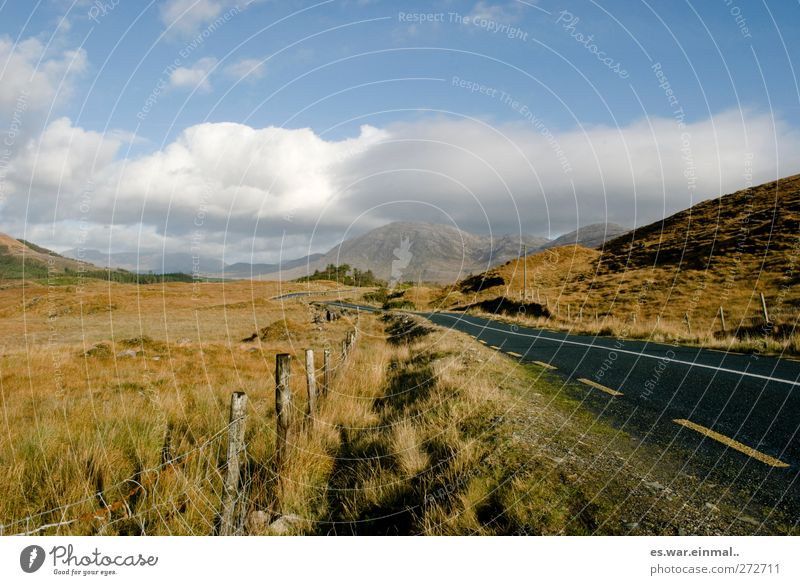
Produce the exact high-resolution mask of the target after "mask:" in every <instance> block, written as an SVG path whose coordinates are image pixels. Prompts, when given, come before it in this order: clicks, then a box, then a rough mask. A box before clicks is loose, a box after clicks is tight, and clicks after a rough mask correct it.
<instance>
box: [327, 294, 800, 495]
mask: <svg viewBox="0 0 800 585" xmlns="http://www.w3.org/2000/svg"><path fill="white" fill-rule="evenodd" d="M337 304H341V305H344V306H350V307H356V306H357V305H352V304H348V303H337ZM358 308H360V309H362V310H374V308H373V307H366V306H358ZM417 315H419V316H421V317H425V318H426V319H428V320H430V321H431V322H433V323H435V324H437V325H440V326H442V327H445V328H448V329H453V330H457V331H461V332H464V333H466V334H468V335H471V336H473V337H474V338H475V339H476V341H477V342H479V343H483V344H484V345H486V346H488V347H490V348H493V349H496V350H497V351H501V352H503V353H505V354H507V355H508V356H510V357H511V358H513V359H516V360H518V361H521V362H523V363H532V364H535V365H537V366H538V367H542V368H546V369H548V370H549V371H550V372H552V374H554V375H557V376H560V377H561V379H562V381H563V389H564V391H565V392H568V393H569V394H570V395H571V396H574V397H577V398H579V399H580V400H581V401H582V402H583V405H584V406H585V407H587V408H589V409H590V410H592V411H594V412H596V413H597V414H598V416H603V417H604V418H605V419H606V420H610V421H611V422H612V423H613V424H615V425H616V426H618V427H621V428H624V430H625V431H626V432H628V433H630V434H631V435H633V436H635V437H639V438H641V439H642V440H644V441H648V442H651V443H657V444H661V445H663V446H664V447H665V448H669V449H679V450H681V452H682V453H683V454H684V455H685V456H686V459H687V467H688V468H691V469H692V470H693V472H695V473H696V472H697V470H698V469H699V470H700V472H703V471H706V472H709V473H710V472H713V473H714V474H716V477H717V480H719V479H720V475H721V476H722V478H724V479H723V481H725V480H727V481H735V482H737V483H738V482H746V483H747V485H748V486H749V487H750V488H753V489H755V491H756V492H757V493H759V494H760V496H763V497H759V500H763V501H764V502H765V503H767V502H768V503H771V504H773V505H774V504H777V503H778V502H779V501H783V502H784V503H785V504H787V505H790V506H791V508H792V509H797V510H800V474H799V472H800V362H798V361H795V360H790V359H778V358H775V357H768V356H762V355H744V354H739V353H733V352H724V351H716V350H710V349H701V348H696V347H684V346H673V345H667V344H660V343H650V342H647V341H638V340H636V341H635V340H623V339H615V338H609V337H598V336H582V335H572V334H569V333H565V332H556V331H552V330H548V329H539V328H533V327H521V326H517V325H512V324H509V323H506V322H502V321H498V320H494V319H486V318H483V317H478V316H474V315H466V314H463V313H446V312H436V313H417ZM743 504H745V503H744V502H743Z"/></svg>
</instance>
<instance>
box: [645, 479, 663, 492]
mask: <svg viewBox="0 0 800 585" xmlns="http://www.w3.org/2000/svg"><path fill="white" fill-rule="evenodd" d="M644 485H645V486H647V487H648V488H650V489H651V490H655V491H661V490H663V489H664V484H662V483H659V482H657V481H646V482H644Z"/></svg>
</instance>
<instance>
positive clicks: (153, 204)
mask: <svg viewBox="0 0 800 585" xmlns="http://www.w3.org/2000/svg"><path fill="white" fill-rule="evenodd" d="M742 117H744V119H745V120H746V123H745V125H744V126H743V124H742ZM745 130H746V136H747V141H745ZM683 133H685V136H688V137H689V141H688V144H686V143H684V142H683V138H682V135H683ZM685 136H684V138H685ZM119 146H120V139H119V138H117V137H115V136H102V135H99V134H97V133H93V132H88V131H85V130H82V129H80V128H75V127H73V126H72V125H71V124H70V123H69V121H67V120H65V119H62V120H58V121H56V122H54V123H53V124H51V125H50V126H49V127H48V129H47V131H46V132H45V134H44V135H43V137H42V138H41V140H39V141H36V142H31V144H30V146H29V148H27V149H26V150H25V152H24V153H22V154H21V155H20V157H19V160H15V161H14V163H13V165H12V171H13V172H12V173H11V174H10V175H9V177H10V178H9V180H10V181H11V182H12V183H13V184H14V186H15V189H14V190H13V191H12V193H11V197H10V198H9V200H8V201H7V203H6V208H5V209H3V210H2V215H0V230H2V231H9V230H11V231H13V230H14V227H15V226H16V227H19V226H20V224H21V223H23V222H26V221H27V222H29V223H30V225H31V229H33V230H37V229H38V230H43V227H42V226H47V225H51V222H52V221H53V219H54V218H55V221H56V225H65V226H66V225H72V224H74V222H76V221H78V220H80V219H81V213H79V209H80V198H81V193H82V192H84V191H85V189H86V185H87V184H88V185H91V196H90V199H91V211H90V214H89V215H90V217H89V218H88V221H89V223H90V224H91V225H93V226H95V227H94V228H93V229H96V233H97V234H100V236H97V239H100V240H102V238H103V237H105V238H106V240H105V243H106V245H107V243H108V240H107V237H108V230H107V229H105V228H103V227H102V226H106V225H113V226H114V229H113V232H112V234H113V237H114V238H115V240H114V242H113V243H112V245H113V247H114V248H115V249H118V250H124V249H129V250H130V249H136V248H137V246H138V245H139V243H140V240H139V239H134V237H133V235H132V234H144V235H143V236H142V239H141V244H142V245H143V246H147V247H154V246H156V245H157V244H158V242H159V241H160V242H161V243H162V244H163V245H164V246H167V247H168V248H169V249H168V251H186V250H188V249H190V246H191V245H193V244H192V242H193V241H194V240H193V238H195V237H196V235H197V233H198V231H199V232H200V233H201V235H202V237H201V239H200V241H199V243H197V242H196V245H197V246H198V247H200V248H202V249H203V250H204V252H205V253H210V252H216V253H221V251H222V250H223V249H224V250H225V254H226V257H227V258H228V259H229V260H236V259H251V251H255V255H254V256H253V257H252V259H253V260H255V261H274V260H275V259H276V258H277V257H278V255H280V254H282V255H283V256H284V257H296V256H300V255H303V254H305V253H307V252H308V251H309V245H310V246H312V247H313V248H314V251H316V250H318V249H320V248H323V249H324V248H325V247H327V246H328V245H332V244H333V243H335V240H336V239H337V238H338V237H340V236H341V234H343V233H344V230H345V229H347V228H349V227H351V225H352V224H353V223H354V222H356V224H355V231H356V232H357V231H359V230H361V229H366V228H369V227H374V226H375V225H379V224H381V223H385V222H387V221H391V220H395V219H410V220H424V221H440V222H447V221H449V220H451V219H452V221H455V222H456V223H457V224H458V225H459V226H461V227H463V228H464V229H467V230H473V231H482V232H486V231H488V230H490V229H491V230H492V232H494V233H496V234H497V233H508V232H515V231H516V230H517V229H519V226H520V225H521V226H522V229H523V231H524V232H527V233H536V234H542V235H550V236H555V235H558V234H560V233H563V232H566V231H570V230H572V229H575V227H576V226H577V225H584V224H587V223H592V222H597V221H603V220H606V219H607V220H610V221H615V222H618V223H622V224H625V225H628V226H633V225H642V224H645V223H649V222H651V221H654V220H657V219H659V218H661V217H663V216H665V215H668V214H670V213H672V212H675V211H678V210H680V209H684V208H686V207H689V206H690V205H692V204H693V203H696V202H698V201H699V200H701V199H706V198H709V197H713V196H716V195H718V194H720V193H728V192H732V191H734V190H736V189H739V188H741V187H742V186H743V185H744V184H745V181H746V179H747V177H746V174H748V173H750V172H752V175H753V177H752V180H753V182H754V183H758V182H761V181H767V180H770V179H774V178H775V177H777V176H785V175H788V174H791V173H795V172H798V171H800V168H798V162H797V161H800V136H798V133H797V131H795V130H793V129H792V128H791V127H789V126H788V125H787V124H785V123H784V122H781V121H776V127H775V129H774V130H773V125H772V120H771V119H770V117H769V116H768V115H766V114H759V113H753V112H744V113H740V112H738V111H728V112H723V113H721V114H718V115H717V116H715V117H713V118H711V119H708V120H703V121H699V122H695V123H691V124H688V125H687V127H686V128H684V129H679V128H678V127H677V125H676V123H675V121H674V120H672V119H668V118H651V119H650V120H649V122H648V121H639V122H635V123H632V124H630V125H628V126H625V127H622V128H610V127H604V126H597V127H591V128H585V129H583V130H580V129H578V130H570V131H565V132H553V138H552V139H548V138H546V137H545V136H543V134H542V129H541V127H540V128H535V127H533V126H532V125H530V124H528V123H513V124H512V123H509V124H503V125H500V126H496V127H490V126H488V125H485V124H482V123H479V122H476V121H466V120H456V119H447V118H436V119H426V120H420V121H416V122H413V123H404V124H395V125H391V126H389V127H386V128H382V129H381V128H374V127H370V126H364V127H362V128H361V130H360V132H359V133H358V135H357V136H354V137H353V138H350V139H346V140H332V139H326V138H323V137H321V136H319V135H318V134H316V133H315V132H313V131H312V130H310V129H307V128H301V129H283V128H275V127H268V128H262V129H256V128H252V127H249V126H246V125H242V124H234V123H208V124H199V125H196V126H192V127H189V128H187V129H186V130H185V131H184V132H183V133H182V134H181V135H180V136H179V137H178V138H177V139H176V140H175V141H174V142H172V143H171V144H169V145H167V146H166V147H165V148H163V149H161V150H158V151H156V152H153V153H151V154H148V155H145V156H141V157H138V158H135V159H132V160H116V159H115V156H116V154H117V153H118V152H119ZM686 146H688V150H686V148H685V147H686ZM556 147H558V148H560V149H561V151H563V156H559V155H558V154H557V152H555V149H556ZM776 149H777V153H776ZM750 155H752V156H750ZM776 157H777V158H776ZM565 160H566V161H567V163H568V169H569V170H568V172H565V164H564V161H565ZM690 174H693V175H694V177H695V178H694V179H692V180H691V181H690V178H691V177H690V178H687V175H690ZM29 186H30V188H29ZM56 195H58V196H59V197H60V203H59V205H58V207H57V211H56V212H54V209H56V208H55V206H54V200H55V199H54V198H55V197H56ZM26 213H27V216H26ZM70 222H72V223H70ZM140 224H141V226H140ZM18 232H19V230H17V231H16V232H15V233H18ZM93 233H94V232H93ZM55 234H56V235H55V236H54V239H53V240H52V241H47V240H44V241H42V242H40V243H42V244H43V245H52V246H55V247H57V248H59V249H63V248H70V247H74V246H75V245H76V243H75V241H74V238H75V234H74V232H71V231H69V230H68V229H61V230H56V232H55ZM312 234H313V241H311V239H312ZM101 236H102V237H101ZM145 236H146V237H145ZM93 237H94V236H93ZM309 242H310V244H309ZM282 247H283V248H282Z"/></svg>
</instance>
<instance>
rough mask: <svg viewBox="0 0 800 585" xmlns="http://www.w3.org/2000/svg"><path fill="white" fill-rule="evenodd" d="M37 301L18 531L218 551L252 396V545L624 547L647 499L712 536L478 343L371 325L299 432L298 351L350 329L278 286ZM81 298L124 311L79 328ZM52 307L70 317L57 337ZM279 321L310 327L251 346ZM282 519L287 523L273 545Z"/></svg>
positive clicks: (21, 411)
mask: <svg viewBox="0 0 800 585" xmlns="http://www.w3.org/2000/svg"><path fill="white" fill-rule="evenodd" d="M270 287H272V288H270ZM21 292H22V289H20V288H13V287H12V288H6V289H4V290H0V307H2V308H4V309H3V310H6V311H8V312H7V313H6V314H4V316H3V317H2V318H1V319H2V322H1V323H0V325H2V328H0V331H2V338H0V340H1V341H0V343H2V347H3V350H2V357H0V400H2V419H0V465H1V467H0V520H2V524H3V525H4V531H5V532H7V533H20V532H28V531H34V530H36V529H37V528H39V527H41V526H42V525H53V526H50V527H49V528H45V529H42V530H39V531H37V533H43V534H211V533H214V531H215V529H216V527H215V523H216V516H217V513H218V511H219V507H220V497H221V483H222V478H221V474H222V473H223V472H224V470H225V469H224V457H225V455H224V453H225V443H226V441H225V439H226V433H225V427H226V423H227V416H228V405H229V399H230V394H231V392H232V391H234V390H240V389H242V390H245V391H246V392H247V394H248V398H249V401H248V418H247V432H246V442H247V450H246V456H245V458H244V464H243V470H244V481H243V485H244V488H245V490H244V491H245V496H246V498H245V502H246V505H245V508H244V509H245V511H247V512H255V511H262V512H264V517H265V518H266V519H267V522H266V523H257V522H251V521H249V522H248V523H247V527H248V530H249V533H252V534H274V533H281V534H517V533H519V534H522V533H525V534H594V533H602V534H617V533H622V532H626V531H628V529H627V528H626V525H625V518H626V517H629V515H630V511H629V510H630V509H631V507H632V505H631V503H630V501H629V498H630V497H631V495H632V494H634V495H635V501H634V503H635V504H636V506H635V507H636V508H638V509H640V510H643V512H641V514H642V515H646V516H647V521H648V523H644V522H643V523H642V527H641V528H640V529H639V531H640V532H645V533H659V534H661V533H664V534H670V533H675V532H677V530H678V527H680V528H681V529H683V530H685V531H687V532H690V533H692V532H700V533H703V532H708V531H711V530H712V529H713V526H715V525H714V524H713V523H711V524H709V521H708V519H707V518H706V516H707V514H706V515H703V514H702V513H701V512H702V510H703V504H704V502H705V501H706V500H705V499H703V498H704V497H708V496H704V495H703V494H702V492H701V491H700V490H698V489H696V486H694V485H690V486H689V487H688V488H687V493H690V494H691V496H692V497H693V498H694V499H695V500H697V501H696V502H693V501H691V498H683V499H681V500H680V506H679V507H678V506H677V502H676V503H675V505H673V504H672V503H669V502H666V501H662V500H660V499H658V497H656V496H654V495H653V494H650V493H647V492H645V491H643V490H642V488H641V485H640V484H641V481H642V479H643V478H642V477H641V473H642V471H641V470H651V471H652V469H654V468H655V467H654V465H653V464H652V463H653V461H656V460H657V461H658V470H659V473H663V474H669V473H670V472H671V471H670V470H671V469H674V468H677V467H678V465H674V466H673V465H672V464H671V463H670V461H669V458H668V457H665V456H664V454H663V453H653V452H647V451H646V450H643V449H642V448H641V446H639V445H638V444H637V443H635V442H632V441H631V440H630V439H629V438H628V437H627V436H626V435H624V434H623V433H619V432H617V431H615V430H614V429H612V428H611V427H609V426H606V425H604V424H603V423H601V422H600V421H598V420H596V419H595V418H594V417H593V416H592V415H591V414H589V413H588V412H586V411H584V410H583V409H581V407H580V404H579V403H578V402H577V401H574V400H572V399H569V398H567V397H566V396H565V395H564V394H563V389H562V387H561V383H560V382H558V381H556V380H554V379H550V378H548V374H546V373H544V372H543V371H542V370H540V369H537V368H533V367H523V366H520V365H517V364H515V363H514V362H512V361H511V360H509V359H508V358H506V357H503V356H502V355H500V354H498V353H496V352H493V351H491V350H489V349H487V348H484V347H481V346H477V345H476V344H475V343H474V342H473V341H472V340H471V339H470V338H468V337H467V336H465V335H461V334H457V333H454V332H446V331H444V330H441V329H438V328H431V327H425V328H420V327H419V326H418V324H416V323H414V322H413V321H409V322H402V321H401V322H399V324H398V322H397V321H394V322H389V323H387V322H383V321H381V320H379V319H378V318H377V317H373V316H368V315H361V317H360V320H359V330H360V336H359V340H358V343H357V345H356V348H355V349H354V350H353V352H352V353H351V355H350V356H349V358H348V359H347V361H345V362H338V361H337V362H336V365H337V367H338V372H339V373H338V375H337V376H336V378H335V379H334V382H333V385H332V386H331V388H330V390H329V393H328V394H327V395H326V396H324V397H322V398H321V399H320V401H319V410H318V412H317V413H316V414H315V416H314V417H313V421H304V412H305V396H304V395H305V383H304V372H303V360H302V359H301V356H302V350H303V349H304V348H305V347H314V348H318V349H322V348H323V347H325V346H328V345H330V346H332V347H333V348H338V347H339V343H340V341H341V339H342V338H343V337H344V335H345V333H346V331H347V330H348V329H350V328H351V327H352V326H353V324H352V322H350V321H349V320H348V318H344V319H341V320H339V321H334V322H330V323H328V322H326V323H325V324H323V325H313V324H312V316H313V311H314V310H315V309H314V308H313V306H311V305H310V303H309V301H310V300H311V299H292V300H288V301H283V302H281V301H273V300H269V298H270V297H271V296H272V295H273V294H274V293H275V292H276V290H275V285H266V284H264V283H255V284H251V283H233V284H226V285H206V286H204V287H203V289H202V295H201V296H200V297H199V298H195V299H192V298H191V285H167V286H166V287H161V286H159V287H134V286H125V285H119V286H117V285H112V286H111V287H108V286H102V287H101V285H94V286H93V287H87V289H86V290H84V291H83V292H78V291H67V290H65V289H64V288H63V287H62V288H55V289H52V290H49V291H36V292H37V294H43V295H44V296H45V300H43V301H40V303H37V304H36V305H35V307H34V309H35V310H32V309H30V308H29V307H28V308H26V307H27V303H28V302H29V301H30V299H31V294H30V293H31V290H30V289H28V288H26V289H25V295H24V296H23V295H22V294H21ZM76 293H77V296H78V298H79V300H84V301H86V300H87V299H91V300H92V302H97V303H99V302H100V301H101V300H102V301H103V302H106V299H107V300H108V302H110V303H112V304H113V305H114V306H115V308H114V309H113V310H110V311H99V312H95V313H92V314H91V315H86V314H84V315H82V314H81V311H80V307H81V303H77V304H74V303H75V300H76ZM81 295H82V298H81ZM98 297H99V298H98ZM70 303H73V304H70ZM39 304H44V306H45V307H47V306H48V304H49V306H50V308H51V309H52V308H53V307H55V308H59V307H61V308H63V307H73V309H72V311H70V312H59V311H57V310H56V311H55V314H56V315H57V316H56V317H55V318H51V316H52V315H53V314H54V311H52V310H41V311H40V310H39V309H38V308H36V307H38V305H39ZM85 304H86V303H84V306H85ZM75 307H77V311H76V310H75ZM276 322H282V323H289V324H291V323H294V325H291V326H290V327H288V328H287V329H286V332H287V333H288V335H287V336H282V335H278V336H270V335H268V336H265V337H264V339H261V338H257V339H255V340H254V341H253V342H252V343H242V342H241V341H240V340H241V339H243V338H245V337H247V336H249V335H252V334H253V333H255V332H256V331H259V330H261V329H263V328H265V327H268V326H269V325H271V324H273V323H276ZM15 328H16V329H15ZM278 329H279V328H278ZM22 332H26V333H27V335H22V334H21V333H22ZM387 332H388V334H389V335H388V337H387ZM87 351H89V354H90V355H87ZM278 352H288V353H290V354H292V355H293V356H295V359H294V360H293V361H292V368H293V369H292V375H293V389H294V396H295V400H294V403H293V410H292V418H293V424H292V429H291V433H290V436H289V440H290V445H291V448H290V450H291V454H290V457H289V458H288V463H287V464H286V465H285V466H284V468H283V469H281V470H280V473H279V474H276V470H275V469H274V467H273V461H274V449H275V445H274V440H275V426H274V419H275V413H274V370H273V368H274V365H273V364H274V356H275V354H276V353H278ZM336 354H338V352H337V351H334V355H336ZM317 360H318V361H317V367H318V368H319V367H320V366H321V352H318V354H317ZM620 457H622V458H623V459H624V462H625V463H624V465H623V468H624V470H625V473H624V474H622V475H620V474H619V470H620V468H621V467H620ZM637 474H639V475H637ZM660 479H661V481H663V482H664V483H667V479H665V478H663V477H661V478H660ZM698 493H700V495H697V494H698ZM731 497H732V498H735V497H739V495H738V494H735V493H733V492H732V495H731ZM698 498H699V499H698ZM741 499H742V500H744V501H746V500H747V498H746V497H743V498H741ZM621 506H622V508H621ZM719 506H720V508H723V509H724V507H723V504H722V503H719ZM698 510H700V512H698ZM280 515H283V516H284V517H285V518H284V519H291V521H290V522H286V523H284V524H282V525H281V526H280V528H279V527H278V525H274V524H273V525H272V526H270V524H269V522H271V521H274V520H276V519H277V518H279V517H280ZM26 518H27V520H25V519H26ZM21 520H22V522H20V521H21ZM733 531H734V532H736V530H735V529H734V530H733Z"/></svg>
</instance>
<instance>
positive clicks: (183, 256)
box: [63, 249, 222, 274]
mask: <svg viewBox="0 0 800 585" xmlns="http://www.w3.org/2000/svg"><path fill="white" fill-rule="evenodd" d="M63 255H64V256H66V257H68V258H73V259H75V260H84V261H86V262H91V263H92V264H97V265H98V266H102V267H104V268H108V267H111V268H121V269H122V270H129V271H131V272H140V273H146V272H153V273H155V274H164V273H173V272H183V273H184V274H192V272H193V271H194V263H193V262H194V260H193V256H192V254H189V253H174V254H161V253H158V252H141V253H140V252H115V253H112V254H106V253H103V252H101V251H99V250H77V249H73V250H67V251H65V252H63ZM221 265H222V263H221V262H219V261H216V262H214V261H213V260H211V259H209V258H200V262H199V271H200V272H201V273H203V274H205V273H213V272H218V271H219V270H220V268H221Z"/></svg>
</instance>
